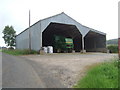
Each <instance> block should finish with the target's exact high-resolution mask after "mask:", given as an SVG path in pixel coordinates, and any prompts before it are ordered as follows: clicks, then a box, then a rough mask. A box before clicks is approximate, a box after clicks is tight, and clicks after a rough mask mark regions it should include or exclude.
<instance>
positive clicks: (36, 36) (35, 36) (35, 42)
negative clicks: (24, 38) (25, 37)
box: [30, 22, 42, 51]
mask: <svg viewBox="0 0 120 90" xmlns="http://www.w3.org/2000/svg"><path fill="white" fill-rule="evenodd" d="M30 33H31V49H32V50H36V51H38V50H40V47H42V44H41V40H42V36H41V30H40V22H38V23H36V24H35V25H33V26H32V27H31V28H30Z"/></svg>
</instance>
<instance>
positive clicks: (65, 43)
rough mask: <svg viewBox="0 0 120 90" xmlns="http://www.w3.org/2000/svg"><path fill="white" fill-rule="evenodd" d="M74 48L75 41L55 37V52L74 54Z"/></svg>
mask: <svg viewBox="0 0 120 90" xmlns="http://www.w3.org/2000/svg"><path fill="white" fill-rule="evenodd" d="M73 47H74V44H73V39H72V38H66V37H63V36H57V35H54V50H55V52H72V50H73Z"/></svg>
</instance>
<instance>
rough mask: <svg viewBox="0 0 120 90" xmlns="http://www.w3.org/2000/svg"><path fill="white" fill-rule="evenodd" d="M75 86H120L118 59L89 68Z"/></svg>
mask: <svg viewBox="0 0 120 90" xmlns="http://www.w3.org/2000/svg"><path fill="white" fill-rule="evenodd" d="M73 87H74V88H118V60H114V61H112V62H106V63H102V64H100V65H97V66H95V67H93V68H91V69H90V70H88V72H87V74H86V76H85V77H83V78H82V79H81V80H79V81H78V83H77V85H75V86H73Z"/></svg>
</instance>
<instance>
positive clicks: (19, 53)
mask: <svg viewBox="0 0 120 90" xmlns="http://www.w3.org/2000/svg"><path fill="white" fill-rule="evenodd" d="M2 52H4V53H7V54H11V55H28V54H37V53H38V52H37V51H34V50H31V51H30V50H28V49H25V50H18V49H15V50H7V49H3V50H2Z"/></svg>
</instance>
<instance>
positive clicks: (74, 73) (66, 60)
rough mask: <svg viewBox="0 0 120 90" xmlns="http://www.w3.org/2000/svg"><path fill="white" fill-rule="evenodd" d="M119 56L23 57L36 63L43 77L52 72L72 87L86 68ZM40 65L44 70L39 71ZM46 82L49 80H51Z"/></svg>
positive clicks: (63, 82)
mask: <svg viewBox="0 0 120 90" xmlns="http://www.w3.org/2000/svg"><path fill="white" fill-rule="evenodd" d="M117 56H118V55H117V54H106V53H86V54H80V53H58V54H57V53H54V54H46V55H24V56H22V57H24V58H26V59H28V60H30V61H31V62H32V63H34V67H36V68H37V72H39V75H40V77H41V78H42V73H45V74H50V75H51V76H50V77H55V78H57V79H58V80H59V81H60V82H61V83H62V84H64V85H65V86H66V87H71V86H73V85H74V84H75V83H76V82H77V80H79V79H80V78H81V77H82V76H83V75H84V74H85V71H86V69H88V68H89V67H90V66H91V65H96V64H97V63H100V62H105V61H109V60H111V58H114V57H117ZM32 63H31V64H32ZM39 66H42V68H44V70H43V71H39V68H40V67H39ZM43 77H44V76H43ZM45 78H46V79H49V77H44V78H43V80H44V81H45V80H46V79H45ZM46 82H49V80H47V81H46ZM48 86H49V85H48Z"/></svg>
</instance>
